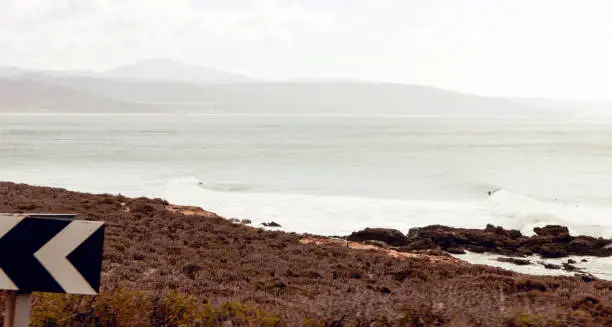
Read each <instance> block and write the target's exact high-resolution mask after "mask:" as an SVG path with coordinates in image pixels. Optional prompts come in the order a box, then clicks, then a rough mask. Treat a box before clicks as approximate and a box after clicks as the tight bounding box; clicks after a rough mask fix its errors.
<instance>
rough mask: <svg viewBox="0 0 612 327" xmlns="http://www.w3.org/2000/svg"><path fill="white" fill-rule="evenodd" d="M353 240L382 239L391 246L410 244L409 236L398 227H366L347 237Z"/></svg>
mask: <svg viewBox="0 0 612 327" xmlns="http://www.w3.org/2000/svg"><path fill="white" fill-rule="evenodd" d="M347 240H349V241H351V242H365V241H381V242H385V243H386V244H388V245H391V246H402V245H406V244H408V243H409V242H408V238H407V237H406V236H404V234H402V232H400V231H398V230H397V229H388V228H366V229H364V230H361V231H358V232H354V233H352V234H351V235H349V236H348V237H347Z"/></svg>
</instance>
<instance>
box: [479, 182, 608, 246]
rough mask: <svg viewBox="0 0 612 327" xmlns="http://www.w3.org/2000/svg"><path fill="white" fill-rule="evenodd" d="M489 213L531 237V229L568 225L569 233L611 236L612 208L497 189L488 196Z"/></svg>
mask: <svg viewBox="0 0 612 327" xmlns="http://www.w3.org/2000/svg"><path fill="white" fill-rule="evenodd" d="M489 206H490V210H491V211H490V213H491V216H492V217H495V218H496V220H500V221H504V222H505V224H506V225H504V227H506V228H516V229H519V230H520V231H521V232H523V234H526V235H530V234H533V228H534V227H541V226H545V225H563V226H567V227H568V228H569V230H570V233H571V234H574V235H591V236H596V237H612V221H611V220H610V217H612V208H605V207H598V206H593V205H588V206H587V205H579V204H573V203H565V202H563V201H560V200H553V201H547V200H542V199H537V198H534V197H528V196H524V195H520V194H516V193H513V192H510V191H508V190H499V191H497V192H495V193H493V195H492V196H491V197H490V201H489Z"/></svg>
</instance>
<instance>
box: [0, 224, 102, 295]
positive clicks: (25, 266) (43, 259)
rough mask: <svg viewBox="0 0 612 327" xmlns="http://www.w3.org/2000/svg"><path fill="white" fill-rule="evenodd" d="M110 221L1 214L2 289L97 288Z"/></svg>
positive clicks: (59, 290)
mask: <svg viewBox="0 0 612 327" xmlns="http://www.w3.org/2000/svg"><path fill="white" fill-rule="evenodd" d="M103 243H104V223H103V222H99V221H83V220H72V219H66V218H64V217H62V216H61V215H55V216H54V215H29V216H24V215H21V216H18V215H0V289H4V290H14V291H19V292H26V293H29V292H53V293H71V294H88V295H93V294H97V293H98V291H99V290H100V273H101V271H102V247H103Z"/></svg>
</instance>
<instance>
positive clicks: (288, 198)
mask: <svg viewBox="0 0 612 327" xmlns="http://www.w3.org/2000/svg"><path fill="white" fill-rule="evenodd" d="M199 183H200V181H198V180H197V179H195V178H192V177H188V178H181V179H178V180H175V181H173V182H171V183H169V184H168V185H167V188H166V192H165V194H164V197H165V198H166V199H167V200H168V201H170V202H173V203H177V204H185V205H187V204H190V205H198V206H201V207H203V208H205V209H206V210H210V211H214V212H216V213H218V214H219V215H222V216H225V217H228V218H229V217H236V218H248V219H251V220H252V221H253V223H254V224H257V225H259V224H261V223H262V222H269V221H275V222H277V223H279V224H280V225H281V226H282V229H283V230H286V231H293V232H300V233H316V234H321V235H338V234H347V233H351V232H353V231H355V230H359V229H362V228H365V227H388V228H396V229H399V230H402V231H404V232H407V231H408V228H411V227H414V226H423V225H431V224H444V225H453V226H455V225H461V226H466V227H473V228H483V227H484V226H485V224H486V223H487V219H486V207H485V206H482V205H477V204H475V203H467V202H437V201H404V200H389V199H387V200H385V199H382V200H381V199H369V198H359V197H348V196H320V195H306V194H288V193H247V192H220V191H215V190H208V189H203V188H201V187H199V186H200V185H199ZM479 211H480V212H479ZM483 216H484V217H483ZM478 217H483V218H482V219H479V218H478Z"/></svg>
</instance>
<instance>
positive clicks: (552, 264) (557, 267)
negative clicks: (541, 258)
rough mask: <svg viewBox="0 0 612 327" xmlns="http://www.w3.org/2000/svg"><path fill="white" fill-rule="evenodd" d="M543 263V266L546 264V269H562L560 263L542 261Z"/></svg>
mask: <svg viewBox="0 0 612 327" xmlns="http://www.w3.org/2000/svg"><path fill="white" fill-rule="evenodd" d="M541 264H542V266H544V268H546V269H554V270H559V269H561V266H559V265H555V264H554V263H546V262H542V263H541Z"/></svg>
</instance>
